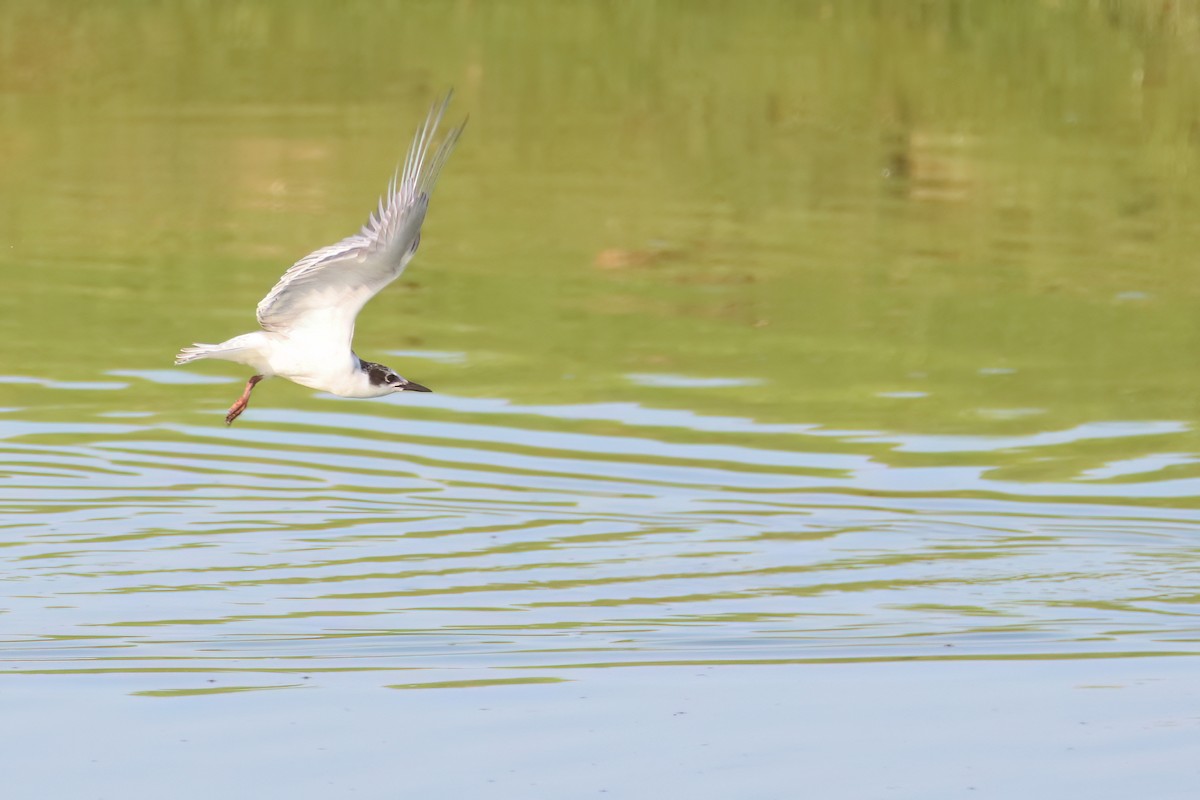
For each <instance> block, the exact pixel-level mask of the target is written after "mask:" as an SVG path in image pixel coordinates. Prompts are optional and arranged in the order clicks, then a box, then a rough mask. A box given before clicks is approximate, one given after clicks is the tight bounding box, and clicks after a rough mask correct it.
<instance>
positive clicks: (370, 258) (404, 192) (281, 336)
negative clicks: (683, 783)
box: [175, 94, 467, 425]
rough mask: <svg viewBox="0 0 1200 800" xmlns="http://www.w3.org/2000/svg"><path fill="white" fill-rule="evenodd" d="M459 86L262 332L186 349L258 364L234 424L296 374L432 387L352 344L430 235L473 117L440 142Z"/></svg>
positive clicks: (343, 387)
mask: <svg viewBox="0 0 1200 800" xmlns="http://www.w3.org/2000/svg"><path fill="white" fill-rule="evenodd" d="M449 104H450V94H447V95H446V97H445V99H443V100H442V101H441V102H440V103H435V104H434V105H433V107H432V108H431V109H430V110H429V116H428V117H426V119H425V124H424V125H422V126H421V127H420V128H419V129H418V130H417V133H416V136H414V137H413V143H412V146H411V147H410V148H409V151H408V155H407V156H406V157H405V159H404V167H403V170H401V169H400V168H397V170H396V174H395V175H393V176H392V180H391V183H389V184H388V189H387V195H386V196H385V197H383V198H380V200H379V208H378V210H376V211H375V212H374V213H372V214H371V216H370V217H369V218H368V219H367V223H366V224H365V225H364V226H363V227H362V230H360V231H359V232H358V233H356V234H354V235H353V236H350V237H348V238H346V239H343V240H342V241H340V242H338V243H337V244H332V245H329V246H328V247H322V248H321V249H320V250H317V251H315V252H313V253H309V254H308V255H306V256H305V257H304V258H302V259H300V260H299V261H297V262H296V263H295V264H294V265H292V267H291V268H290V269H288V270H287V272H285V273H283V277H281V278H280V279H279V282H278V283H276V284H275V287H274V288H273V289H271V291H269V292H268V293H267V296H266V297H264V298H263V299H262V301H261V302H260V303H259V304H258V309H257V317H258V324H259V325H260V326H261V327H262V330H260V331H254V332H253V333H245V334H242V335H241V336H235V337H233V338H232V339H229V340H227V341H224V342H221V343H220V344H200V343H197V344H194V345H192V346H191V347H185V348H183V349H182V350H181V351H180V352H179V354H178V355H177V356H176V357H175V363H176V364H187V363H189V362H191V361H196V360H197V359H201V358H217V359H222V360H224V361H235V362H237V363H239V364H245V365H246V366H248V367H250V368H251V369H253V370H254V375H253V376H251V378H250V380H248V381H247V382H246V388H245V389H244V390H243V391H242V396H241V397H239V398H238V399H237V401H236V402H235V403H234V404H233V405H232V406H231V407H230V408H229V413H227V414H226V415H225V424H226V425H232V424H233V421H234V420H235V419H237V418H238V416H239V415H240V414H241V413H242V412H243V411H245V410H246V405H247V404H248V403H249V402H250V393H251V392H252V391H254V387H255V386H257V385H258V383H259V382H260V381H262V380H265V379H266V378H271V377H274V376H276V375H278V376H279V377H281V378H287V379H288V380H290V381H293V382H295V383H298V384H300V385H301V386H307V387H309V388H310V389H318V390H321V391H325V392H330V393H331V394H336V395H340V396H341V397H382V396H383V395H388V394H393V393H395V392H428V391H430V390H429V389H427V388H425V387H424V386H422V385H421V384H419V383H414V382H413V381H410V380H408V379H406V378H404V377H402V376H400V375H399V374H397V373H396V371H395V370H393V369H391V368H390V367H385V366H384V365H383V364H377V363H375V362H374V361H364V360H363V359H361V358H359V357H358V355H357V354H356V353H355V352H354V350H353V349H352V348H351V340H352V339H353V338H354V320H355V317H357V316H358V312H359V311H360V310H361V309H362V307H363V306H364V305H366V303H367V301H368V300H370V299H371V298H372V297H374V296H375V295H376V294H378V293H379V291H380V290H381V289H383V287H385V286H387V285H388V284H389V283H391V282H392V281H394V280H396V278H398V277H400V273H402V272H403V271H404V268H405V267H406V266H408V262H409V261H410V260H412V257H413V255H414V254H415V253H416V252H417V246H418V245H419V244H420V242H421V223H422V222H424V220H425V214H426V212H427V211H428V210H429V196H430V194H432V192H433V187H434V184H435V183H436V182H437V178H438V174H439V173H440V172H441V170H442V167H443V166H445V164H446V159H447V158H449V157H450V151H451V150H453V149H454V145H455V144H456V143H457V142H458V137H459V136H460V135H461V134H462V131H463V127H464V126H466V124H467V123H466V120H464V121H463V122H462V123H461V124H459V125H458V126H457V127H455V128H453V129H452V130H451V131H450V132H449V133H447V134H446V135H445V137H444V138H443V139H442V141H441V143H440V144H439V145H437V147H434V141H435V139H436V137H437V129H438V125H439V124H441V121H442V117H443V116H445V113H446V108H447V106H448V105H449Z"/></svg>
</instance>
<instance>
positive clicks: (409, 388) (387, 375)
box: [362, 361, 433, 392]
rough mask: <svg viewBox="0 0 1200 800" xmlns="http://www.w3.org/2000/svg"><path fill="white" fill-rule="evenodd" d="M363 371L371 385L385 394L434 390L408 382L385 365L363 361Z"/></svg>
mask: <svg viewBox="0 0 1200 800" xmlns="http://www.w3.org/2000/svg"><path fill="white" fill-rule="evenodd" d="M362 370H363V372H365V373H366V374H367V379H368V380H369V381H370V382H371V385H372V386H374V387H378V388H379V389H380V390H382V391H383V392H387V391H393V392H430V391H433V390H432V389H427V388H426V387H424V386H422V385H421V384H419V383H415V382H413V381H410V380H408V379H407V378H405V377H404V376H403V375H400V374H399V373H397V372H396V371H395V370H394V369H392V368H391V367H386V366H384V365H383V364H376V363H375V362H374V361H363V362H362Z"/></svg>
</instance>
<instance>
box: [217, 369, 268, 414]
mask: <svg viewBox="0 0 1200 800" xmlns="http://www.w3.org/2000/svg"><path fill="white" fill-rule="evenodd" d="M262 379H263V376H262V375H255V376H254V377H252V378H251V379H250V380H248V381H246V389H245V390H244V391H243V392H242V396H241V397H239V398H238V399H237V402H236V403H234V404H233V405H232V406H230V407H229V413H228V414H226V415H225V424H226V425H232V424H233V421H234V420H235V419H237V418H238V417H239V416H241V413H242V412H243V411H245V410H246V406H247V405H249V404H250V393H251V392H252V391H254V385H255V384H256V383H258V382H259V381H261V380H262Z"/></svg>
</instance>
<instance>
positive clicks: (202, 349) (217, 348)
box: [175, 342, 224, 364]
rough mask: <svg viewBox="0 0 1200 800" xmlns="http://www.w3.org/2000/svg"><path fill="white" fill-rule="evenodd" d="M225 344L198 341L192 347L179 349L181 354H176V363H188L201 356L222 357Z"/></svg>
mask: <svg viewBox="0 0 1200 800" xmlns="http://www.w3.org/2000/svg"><path fill="white" fill-rule="evenodd" d="M223 349H224V346H223V345H219V344H201V343H200V342H197V343H196V344H194V345H192V346H191V347H185V348H183V349H182V350H180V351H179V355H177V356H175V363H176V364H187V363H188V362H190V361H196V360H198V359H201V358H221V357H222V350H223Z"/></svg>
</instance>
